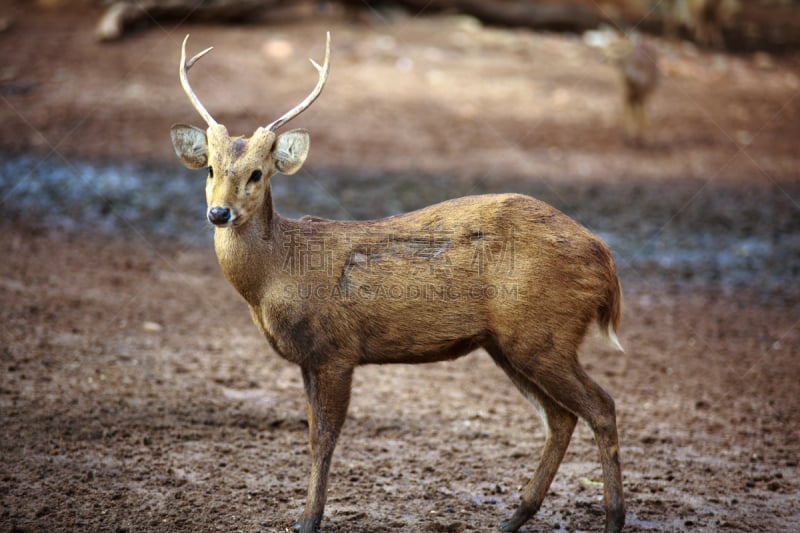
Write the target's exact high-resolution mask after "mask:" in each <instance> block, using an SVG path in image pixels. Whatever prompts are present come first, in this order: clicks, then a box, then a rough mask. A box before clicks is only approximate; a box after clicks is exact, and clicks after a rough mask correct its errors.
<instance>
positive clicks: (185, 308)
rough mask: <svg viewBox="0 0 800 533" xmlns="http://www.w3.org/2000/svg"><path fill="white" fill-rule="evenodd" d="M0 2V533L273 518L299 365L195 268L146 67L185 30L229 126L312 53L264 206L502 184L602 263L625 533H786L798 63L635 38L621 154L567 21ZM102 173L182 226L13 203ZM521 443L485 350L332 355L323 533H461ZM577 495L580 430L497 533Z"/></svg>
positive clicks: (582, 462)
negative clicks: (344, 403) (563, 25)
mask: <svg viewBox="0 0 800 533" xmlns="http://www.w3.org/2000/svg"><path fill="white" fill-rule="evenodd" d="M2 9H5V10H6V11H5V12H2V11H0V17H6V19H5V20H7V21H8V23H9V24H8V28H7V29H4V30H2V31H0V57H2V58H3V61H2V64H0V155H1V156H2V157H3V159H4V160H5V162H4V163H3V165H2V172H3V176H2V187H3V188H2V190H0V205H1V206H2V208H3V212H4V214H5V215H6V216H4V217H3V218H2V221H0V250H3V261H2V262H0V302H1V303H2V305H0V362H1V363H2V371H1V372H0V415H1V416H0V531H16V532H19V531H30V532H34V531H36V532H38V531H118V532H122V531H129V532H133V531H170V532H174V531H282V530H283V529H284V528H285V527H286V526H288V525H290V524H291V523H292V522H293V520H294V519H295V518H296V517H297V516H298V515H299V513H300V511H301V509H302V503H303V500H304V497H305V480H306V475H307V468H308V445H307V426H306V423H305V420H304V407H303V392H302V384H301V380H300V374H299V371H298V370H297V369H296V368H295V367H293V366H291V365H289V364H288V363H286V362H284V361H282V360H281V359H280V358H278V357H277V356H276V355H275V354H274V353H272V352H271V350H270V348H269V347H268V345H267V343H266V342H265V341H264V340H263V339H262V338H261V337H260V336H259V334H258V333H257V331H256V328H255V326H253V324H252V323H251V320H250V317H249V313H248V312H247V309H246V306H245V304H244V302H243V301H241V299H240V298H239V297H238V295H237V294H236V293H235V292H234V290H233V289H232V288H231V287H229V286H228V285H227V283H226V282H225V280H224V279H223V277H222V275H221V273H220V272H219V268H218V266H217V264H216V259H215V257H214V253H213V249H212V248H211V246H210V244H209V242H208V235H209V231H210V230H209V229H208V228H207V227H206V225H204V224H203V222H202V219H203V198H202V181H203V180H202V177H200V176H198V175H196V174H192V173H188V172H186V171H185V170H183V169H182V168H181V167H179V165H178V164H177V163H176V161H174V155H173V154H172V148H171V146H170V144H169V141H168V135H167V131H168V129H169V126H170V125H171V124H172V123H174V122H190V123H195V124H198V125H199V124H200V119H199V117H198V116H197V114H196V112H195V111H194V110H193V109H192V108H191V106H190V105H189V104H188V102H187V101H186V98H185V96H184V94H183V92H182V91H181V89H180V85H179V83H178V76H177V62H178V51H179V46H180V41H181V39H182V37H183V35H185V34H186V33H187V32H191V35H192V36H191V39H190V49H191V50H200V49H202V48H205V47H206V46H210V45H214V46H215V47H216V48H215V50H214V52H212V53H211V54H210V55H209V56H208V57H207V58H205V59H203V60H202V61H201V62H200V63H198V65H197V66H196V67H195V68H194V69H193V71H192V74H191V76H192V83H193V86H194V87H195V89H196V91H197V92H198V94H200V96H201V98H202V100H203V101H204V103H205V105H206V106H207V107H208V109H209V110H210V111H211V113H212V114H213V115H214V116H215V118H217V120H219V121H220V122H223V123H225V124H227V125H228V127H229V129H230V130H231V131H232V132H235V133H242V134H245V135H249V132H251V131H252V130H254V129H255V128H256V127H257V126H258V125H263V124H265V123H267V122H269V121H271V120H273V119H274V118H276V117H277V116H279V115H280V114H282V113H283V111H284V110H285V109H288V108H289V107H290V106H292V105H294V104H295V103H296V102H297V101H299V99H300V98H302V97H303V96H304V95H305V94H306V91H308V90H309V89H310V88H311V87H312V86H313V83H314V80H315V74H314V71H313V69H312V68H311V67H310V66H309V65H308V63H307V62H306V59H305V58H306V57H308V56H312V57H314V58H317V60H321V57H322V46H323V43H324V32H325V30H330V31H331V33H332V37H333V53H334V56H333V68H332V74H331V78H330V81H329V83H328V86H327V88H326V89H325V92H324V93H323V95H322V97H321V98H320V100H319V101H318V102H317V103H316V104H315V106H314V107H312V108H311V109H310V110H309V111H307V112H306V113H305V114H303V115H302V116H301V117H299V118H298V119H296V121H295V122H296V124H294V125H295V126H297V127H306V128H308V129H309V130H311V135H312V139H313V141H312V150H311V155H310V159H309V161H308V163H307V165H306V169H305V170H304V171H303V172H301V173H300V174H298V175H296V176H294V177H292V178H285V177H276V178H275V180H276V184H275V186H276V188H277V187H278V186H279V184H280V182H281V180H283V183H284V185H280V186H281V187H284V188H283V189H281V190H282V191H283V193H281V194H276V203H277V207H278V209H279V210H281V211H284V210H285V211H286V212H294V211H299V212H304V211H303V210H308V211H309V212H313V213H314V214H321V215H325V216H340V217H345V216H358V217H365V216H383V215H388V214H392V213H394V212H398V211H402V210H405V209H409V208H413V207H419V206H421V205H425V204H427V203H430V202H431V201H434V200H438V199H443V198H446V197H453V196H457V195H461V194H468V193H470V192H488V191H496V192H499V191H506V190H519V191H521V192H529V193H534V194H536V195H537V196H540V197H542V198H543V199H545V200H547V201H550V202H552V203H554V204H555V205H556V206H557V207H559V208H560V209H562V210H564V211H565V212H567V213H568V214H570V215H571V216H574V217H575V218H576V219H578V220H579V221H581V222H583V223H585V224H587V225H589V226H590V227H591V228H593V229H594V230H596V231H598V232H600V233H601V234H602V235H604V236H607V237H608V240H609V242H610V243H611V244H612V247H613V248H614V250H615V253H616V254H617V259H618V262H619V264H620V271H621V275H622V281H623V285H624V292H625V302H626V310H625V317H624V319H623V325H622V328H621V332H620V338H621V341H622V343H623V344H624V345H625V347H626V350H627V351H626V353H625V354H618V353H616V352H613V351H611V350H610V349H609V348H608V347H607V346H606V345H605V344H604V342H603V341H602V339H601V338H600V337H599V336H598V335H596V334H594V333H593V334H592V335H590V338H588V339H587V342H586V344H585V345H584V349H583V351H582V355H581V357H582V361H583V363H584V365H585V366H586V367H587V369H588V370H589V372H590V374H592V375H593V376H594V377H595V378H596V379H597V380H598V381H599V382H600V383H601V384H602V385H603V386H604V387H605V388H606V389H607V390H608V391H609V392H610V393H611V394H612V396H613V397H614V398H615V399H616V402H617V412H618V424H619V432H620V441H621V458H622V462H623V475H624V482H625V495H626V500H627V508H628V520H627V523H628V525H627V526H626V531H630V532H637V531H684V530H688V531H763V532H775V531H787V532H789V531H797V530H798V529H800V510H799V509H800V507H799V506H798V501H800V468H799V467H798V456H799V455H800V409H798V407H800V405H798V398H800V358H799V357H798V355H799V352H800V350H799V349H798V346H800V283H798V281H800V242H798V240H799V239H798V235H800V207H798V205H799V202H800V171H799V170H798V169H800V155H798V153H797V146H798V139H800V99H799V98H798V95H800V60H799V59H798V56H796V55H788V56H783V57H772V56H767V55H760V54H753V55H746V56H744V55H741V56H734V55H726V54H719V53H710V52H707V51H702V50H697V49H696V48H694V47H692V46H689V45H686V44H682V43H674V42H673V43H670V42H664V41H656V42H655V43H654V44H655V46H656V47H657V49H658V50H659V52H660V55H661V67H662V70H663V72H664V76H663V79H662V83H661V88H660V91H659V93H658V94H657V95H656V96H655V98H654V99H653V102H652V107H651V119H652V123H653V129H652V137H651V141H650V143H649V145H648V146H647V147H644V148H636V147H632V146H628V145H627V144H626V143H625V142H624V141H623V140H622V137H621V135H620V131H619V130H620V128H619V119H618V116H619V85H618V80H617V78H616V73H615V71H614V69H613V68H612V66H611V65H609V64H607V63H606V62H604V60H603V58H602V56H601V55H600V54H598V53H597V52H596V51H594V50H591V49H589V48H588V47H586V46H585V45H584V44H583V42H582V41H581V39H580V37H579V36H569V35H557V34H538V33H532V32H527V31H521V30H514V31H510V30H502V29H492V28H483V27H481V26H480V25H478V24H476V23H475V22H474V21H472V20H470V19H466V18H462V17H452V16H439V17H435V18H426V17H422V16H395V17H388V16H386V15H383V14H380V13H374V14H373V15H372V19H371V20H370V21H368V22H365V21H364V20H363V19H362V20H361V21H360V22H358V23H353V22H351V21H348V20H346V19H344V18H341V17H339V16H338V15H335V14H333V15H329V16H327V17H322V18H319V17H317V18H315V19H313V20H311V19H309V20H301V21H287V22H284V23H281V24H278V25H274V26H271V27H265V26H260V25H245V26H211V25H200V24H194V23H186V22H179V21H172V22H168V23H163V22H162V23H161V25H156V24H153V25H151V26H150V27H149V28H146V29H140V30H139V31H136V32H134V33H132V34H131V35H130V36H129V37H127V38H126V39H124V40H123V41H122V42H119V43H117V44H113V45H99V44H96V43H95V42H94V40H93V37H92V28H93V24H94V17H93V15H95V14H96V13H94V12H88V13H83V14H77V13H73V12H64V11H59V10H38V9H33V8H31V7H30V5H29V4H27V3H23V2H19V3H14V2H10V3H7V4H4V6H3V7H2ZM20 157H28V158H29V159H25V160H26V161H28V160H30V161H32V162H31V163H30V164H29V166H28V167H25V168H27V170H26V171H24V172H21V171H19V168H20V166H19V164H18V163H14V162H18V161H20V159H19V158H20ZM130 161H133V162H136V165H139V164H140V165H143V166H141V167H139V166H134V167H132V168H134V169H136V168H154V167H157V168H159V169H161V170H162V172H163V174H160V175H159V178H158V179H160V180H164V182H165V185H164V186H165V187H166V182H167V181H169V183H172V182H180V183H186V184H188V185H186V188H185V189H179V190H180V191H181V194H183V191H187V194H186V195H187V196H190V197H191V198H189V200H187V201H188V202H190V203H189V204H188V205H189V207H187V208H186V210H185V215H183V216H185V217H186V218H189V219H192V220H194V218H193V217H196V219H197V221H196V222H195V221H193V222H189V223H188V225H187V226H188V227H189V228H190V229H189V230H178V229H174V228H173V229H168V230H166V231H153V230H152V228H153V225H154V224H155V225H158V224H165V222H164V221H165V220H167V219H169V217H168V216H167V214H165V211H168V210H172V208H173V207H175V208H176V209H177V208H178V207H179V206H182V205H183V204H181V203H180V202H181V201H182V200H181V199H180V198H178V195H177V194H175V195H174V196H170V197H169V198H170V200H169V201H164V202H162V203H157V204H156V207H153V208H151V209H150V210H149V211H147V212H146V213H147V214H146V215H145V214H143V213H145V211H137V212H136V213H139V214H138V215H137V214H136V213H134V214H131V211H130V210H128V211H123V210H121V209H122V208H121V207H120V206H121V205H122V203H123V199H119V200H118V199H116V197H115V198H114V201H111V200H108V199H109V198H110V196H109V194H110V193H102V194H100V193H97V191H98V189H97V187H99V185H95V184H93V183H92V182H91V181H89V182H88V183H86V184H85V185H86V187H87V192H86V194H85V195H81V194H78V195H75V197H74V198H73V196H71V194H72V193H70V194H67V191H69V190H71V189H70V183H69V181H70V180H69V179H67V180H62V181H61V182H58V186H57V187H56V188H55V193H53V194H52V196H53V199H50V200H47V201H44V200H42V198H43V197H44V195H45V192H43V191H45V189H46V188H45V187H38V188H37V186H36V184H37V183H46V180H47V174H48V171H47V169H50V168H51V167H50V166H48V165H50V164H51V163H57V164H58V165H61V166H62V167H64V168H66V169H67V176H68V177H69V176H70V175H71V174H70V172H72V173H74V176H75V181H78V182H81V183H84V182H83V181H81V177H80V176H78V173H79V171H80V169H81V168H83V166H82V165H84V164H85V163H86V162H91V163H92V164H95V163H97V164H104V165H106V164H108V165H116V164H126V162H130ZM11 163H14V164H16V165H17V166H13V165H11ZM103 168H107V167H103ZM124 168H129V167H124ZM14 169H17V170H14ZM43 169H44V170H43ZM134 173H135V172H134ZM101 174H102V172H101ZM98 180H99V178H98ZM304 180H305V181H304ZM286 183H288V185H287V184H286ZM303 183H310V184H311V185H303ZM156 185H158V184H157V183H156ZM26 191H27V192H26ZM92 191H94V193H95V194H94V196H92ZM25 194H28V195H29V196H24V195H25ZM98 195H99V196H103V195H105V196H104V197H105V198H106V200H108V201H106V202H104V203H102V205H101V206H100V207H98V205H96V203H95V200H94V198H95V196H98ZM66 196H69V197H70V198H71V200H70V202H71V203H70V207H69V209H67V210H66V211H65V212H64V213H65V215H64V216H63V217H59V218H48V214H49V213H48V209H49V206H50V205H52V206H54V207H53V209H61V208H62V207H63V204H62V203H58V202H57V201H56V200H58V197H62V198H63V197H66ZM31 198H33V199H34V200H35V199H37V198H38V199H39V200H41V201H40V203H38V204H37V203H36V202H34V201H32V200H31ZM48 202H52V204H51V203H48ZM137 205H139V204H137ZM180 209H183V207H180ZM89 211H91V212H95V211H96V212H97V217H101V218H102V217H104V218H102V220H103V221H104V222H108V223H104V224H100V223H97V220H100V218H92V217H90V216H84V215H85V213H86V212H89ZM179 212H180V213H184V211H179ZM93 216H94V215H93ZM67 219H69V220H71V221H72V222H71V223H67V222H65V221H66V220H67ZM109 228H110V229H109ZM187 232H188V233H189V235H188V236H187ZM198 235H199V239H196V238H193V237H197V236H198ZM709 250H710V251H712V252H713V253H711V255H708V252H709ZM543 442H544V431H543V428H542V426H541V424H540V422H539V420H538V418H537V416H536V415H535V412H534V411H533V410H532V409H531V408H530V406H529V405H528V404H527V403H526V402H525V401H524V400H523V398H522V397H521V396H520V395H519V394H518V393H517V391H516V390H515V389H514V388H513V387H512V386H511V384H510V382H509V381H508V380H507V378H505V376H504V375H503V374H502V372H501V371H500V370H499V369H497V368H496V367H495V366H494V365H493V363H492V362H491V360H490V358H489V357H488V356H487V355H486V354H485V353H482V352H476V353H474V354H471V355H469V356H467V357H465V358H463V359H461V360H458V361H455V362H452V363H446V364H436V365H424V366H385V367H364V368H361V369H359V370H358V371H357V373H356V381H355V387H354V394H353V401H352V405H351V409H350V416H349V418H348V422H347V424H346V425H345V429H344V431H343V434H342V436H341V439H340V442H339V447H338V449H337V452H336V455H335V458H334V464H333V468H332V473H331V484H330V495H329V500H328V505H327V508H326V517H325V519H324V521H323V530H324V531H386V530H389V531H489V530H492V529H493V528H495V527H496V526H497V525H498V524H499V523H500V522H502V521H503V520H504V519H506V518H507V517H508V516H509V514H510V513H511V512H513V510H514V508H515V507H516V505H517V503H518V501H519V493H520V487H521V486H522V485H523V484H524V483H525V482H526V480H527V479H528V477H529V476H530V475H532V472H533V470H534V468H535V465H536V461H537V460H538V455H539V453H540V451H541V447H542V444H543ZM586 480H588V481H589V482H590V483H587V482H586ZM599 480H601V473H600V465H599V461H598V457H597V451H596V447H595V445H594V441H593V437H592V434H591V431H590V430H589V429H588V427H587V426H586V425H585V424H579V426H578V428H577V429H576V432H575V435H574V436H573V439H572V442H571V444H570V448H569V450H568V452H567V455H566V458H565V460H564V463H563V464H562V466H561V468H560V470H559V473H558V475H557V477H556V479H555V481H554V483H553V485H552V488H551V492H550V494H549V496H548V498H547V499H546V500H545V502H544V505H543V506H542V509H541V510H540V512H539V513H538V515H537V516H536V517H535V518H534V519H532V520H531V521H530V522H529V523H528V524H527V525H526V526H525V528H524V529H525V531H585V530H592V531H596V530H599V529H600V528H601V525H602V520H603V517H602V502H601V493H602V489H601V488H598V487H597V486H596V484H593V483H591V482H596V481H599Z"/></svg>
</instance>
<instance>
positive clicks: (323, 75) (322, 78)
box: [267, 32, 331, 131]
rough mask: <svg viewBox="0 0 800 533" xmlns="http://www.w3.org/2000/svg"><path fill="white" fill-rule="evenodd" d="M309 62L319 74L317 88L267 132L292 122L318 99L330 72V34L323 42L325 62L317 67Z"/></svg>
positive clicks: (328, 33)
mask: <svg viewBox="0 0 800 533" xmlns="http://www.w3.org/2000/svg"><path fill="white" fill-rule="evenodd" d="M309 61H311V64H312V65H314V68H315V69H317V72H319V81H318V82H317V86H316V87H314V90H313V91H311V93H310V94H309V95H308V96H307V97H306V99H305V100H303V101H302V102H300V103H299V104H298V105H296V106H295V107H294V108H292V109H290V110H289V111H288V112H287V113H286V114H285V115H283V116H282V117H281V118H279V119H278V120H276V121H275V122H273V123H271V124H270V125H269V126H267V129H268V130H271V131H275V130H277V129H278V128H280V127H281V126H283V125H284V124H286V123H287V122H289V121H290V120H292V119H293V118H294V117H296V116H297V115H299V114H300V113H302V112H303V111H305V110H306V109H308V107H309V106H310V105H311V104H313V103H314V100H316V99H317V97H319V95H320V93H322V88H323V87H325V82H326V81H327V80H328V72H330V69H331V32H327V38H326V42H325V62H324V63H323V65H322V66H319V64H317V62H316V61H314V60H313V59H309Z"/></svg>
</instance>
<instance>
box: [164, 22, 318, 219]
mask: <svg viewBox="0 0 800 533" xmlns="http://www.w3.org/2000/svg"><path fill="white" fill-rule="evenodd" d="M188 40H189V36H188V35H187V36H186V38H185V39H184V40H183V47H182V48H181V64H180V79H181V85H182V86H183V90H184V91H185V92H186V95H187V96H188V97H189V100H190V101H191V102H192V105H193V106H194V108H195V109H196V110H197V111H198V113H200V116H202V117H203V119H204V120H205V121H206V123H207V124H208V128H207V129H206V130H205V131H203V130H202V129H200V128H197V127H195V126H189V125H185V124H175V125H174V126H172V129H171V130H170V136H171V138H172V145H173V147H174V148H175V154H176V155H177V156H178V158H179V159H180V160H181V162H182V163H183V164H184V165H185V166H186V167H187V168H190V169H193V170H196V169H200V168H203V167H208V178H207V179H206V201H207V203H208V212H207V216H208V220H209V221H210V222H211V223H212V224H214V225H215V226H218V227H228V226H240V225H243V224H245V223H246V222H247V221H248V220H249V219H250V217H251V216H252V215H253V213H255V212H258V210H259V208H260V206H261V205H262V204H263V202H264V196H265V194H266V191H268V190H269V179H270V178H271V177H272V175H273V174H275V173H276V172H280V173H282V174H287V175H289V174H294V173H295V172H297V171H298V170H300V167H301V166H303V163H304V162H305V160H306V156H307V155H308V150H309V147H310V139H309V135H308V132H307V131H306V130H303V129H295V130H290V131H287V132H284V133H281V134H277V133H276V130H277V129H278V128H280V127H281V126H283V125H284V124H286V123H287V122H289V121H290V120H292V119H293V118H295V117H296V116H297V115H299V114H300V113H302V112H303V111H305V110H306V109H307V108H308V107H309V106H310V105H311V104H312V103H313V102H314V100H316V99H317V97H318V96H319V95H320V93H321V92H322V88H323V87H324V86H325V81H326V80H327V78H328V72H329V71H330V50H331V36H330V33H328V35H327V40H326V44H325V62H324V64H323V66H321V67H320V66H319V65H318V64H317V63H316V62H315V61H314V60H313V59H312V60H311V63H312V64H313V65H314V67H315V68H316V69H317V71H318V72H319V81H318V82H317V85H316V87H314V90H313V91H311V93H310V94H309V95H308V96H307V97H306V98H305V100H303V101H302V102H300V103H299V104H298V105H297V106H295V107H294V108H292V109H291V110H289V111H288V112H287V113H285V114H284V115H283V116H282V117H280V118H279V119H278V120H275V121H274V122H272V123H270V124H269V125H267V126H264V127H259V128H258V129H256V131H255V132H254V133H253V135H252V136H250V137H249V138H245V137H231V136H230V135H229V134H228V130H227V129H226V128H225V126H223V125H222V124H219V123H217V121H215V120H214V118H213V117H212V116H211V114H210V113H209V112H208V111H207V110H206V108H205V107H204V106H203V104H202V103H201V102H200V99H199V98H198V97H197V95H196V94H195V93H194V91H193V90H192V87H191V86H190V85H189V78H188V71H189V69H190V68H191V67H192V65H194V63H195V62H196V61H197V60H198V59H200V58H201V57H203V56H204V55H206V54H207V53H208V52H210V51H211V48H207V49H205V50H203V51H202V52H200V53H199V54H197V55H195V56H194V57H192V58H191V59H190V60H188V61H187V60H186V42H187V41H188Z"/></svg>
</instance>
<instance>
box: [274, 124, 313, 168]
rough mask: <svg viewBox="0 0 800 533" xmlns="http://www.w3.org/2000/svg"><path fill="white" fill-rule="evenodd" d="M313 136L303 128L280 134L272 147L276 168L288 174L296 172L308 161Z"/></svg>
mask: <svg viewBox="0 0 800 533" xmlns="http://www.w3.org/2000/svg"><path fill="white" fill-rule="evenodd" d="M310 144H311V138H310V137H309V136H308V132H307V131H306V130H303V129H297V130H290V131H287V132H285V133H281V134H280V135H278V138H277V139H276V140H275V144H274V145H273V147H272V161H273V164H274V165H275V170H276V171H278V172H280V173H281V174H286V175H287V176H289V175H291V174H294V173H295V172H297V171H298V170H300V167H302V166H303V163H305V161H306V156H307V155H308V149H309V148H310Z"/></svg>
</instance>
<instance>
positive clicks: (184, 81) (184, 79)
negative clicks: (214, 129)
mask: <svg viewBox="0 0 800 533" xmlns="http://www.w3.org/2000/svg"><path fill="white" fill-rule="evenodd" d="M188 40H189V35H186V38H184V39H183V46H182V47H181V70H180V76H181V85H183V90H184V91H185V92H186V96H188V97H189V101H190V102H192V105H193V106H194V108H195V109H197V112H198V113H200V116H201V117H203V119H205V121H206V123H208V125H209V127H210V126H216V125H217V121H216V120H214V118H213V117H212V116H211V113H209V112H208V111H206V108H205V107H203V104H201V103H200V99H199V98H198V97H197V95H196V94H194V91H193V90H192V86H191V85H189V76H188V72H189V69H190V68H192V65H194V64H195V63H196V62H197V60H198V59H200V58H201V57H203V56H204V55H206V54H207V53H209V52H210V51H211V50H212V49H213V48H214V47H213V46H210V47H208V48H206V49H205V50H203V51H202V52H200V53H199V54H197V55H196V56H194V57H193V58H191V59H190V60H189V61H186V41H188Z"/></svg>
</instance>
